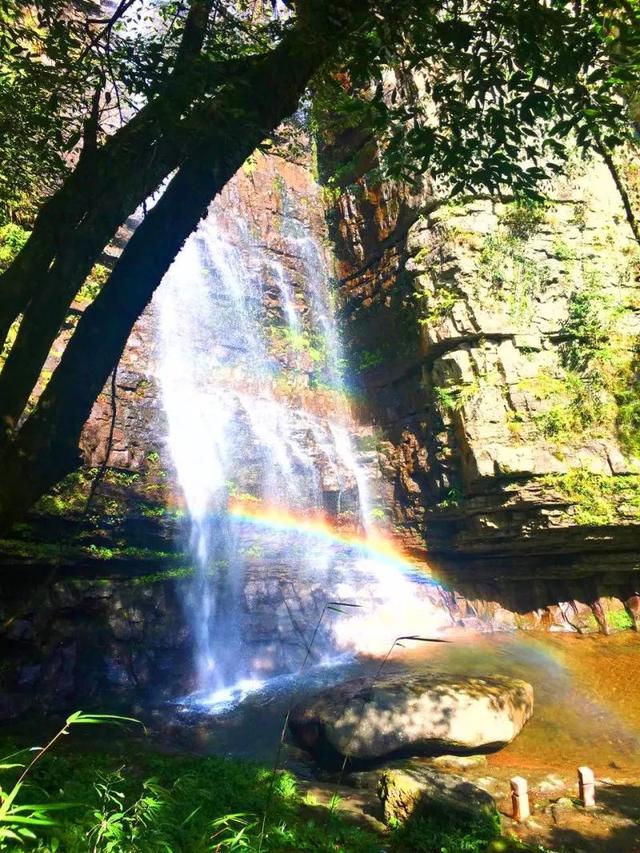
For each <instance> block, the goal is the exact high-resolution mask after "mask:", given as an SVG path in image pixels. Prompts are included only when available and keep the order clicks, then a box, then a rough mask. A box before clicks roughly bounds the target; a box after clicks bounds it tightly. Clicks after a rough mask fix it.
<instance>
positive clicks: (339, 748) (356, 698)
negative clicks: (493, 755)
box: [289, 673, 533, 763]
mask: <svg viewBox="0 0 640 853" xmlns="http://www.w3.org/2000/svg"><path fill="white" fill-rule="evenodd" d="M532 713H533V688H532V687H531V685H530V684H527V683H526V682H525V681H521V680H519V679H516V678H507V677H505V676H491V677H487V678H475V677H467V676H450V675H443V674H436V673H432V674H429V675H416V676H411V675H407V676H405V675H397V676H392V677H387V678H381V679H379V680H378V681H377V682H376V683H375V684H374V685H373V686H372V685H371V683H370V680H369V679H367V678H357V679H353V680H352V681H347V682H345V683H343V684H340V685H337V686H335V687H330V688H328V689H326V690H323V691H322V692H321V693H318V694H316V696H312V697H310V698H309V699H308V700H305V701H304V702H301V703H299V704H298V705H296V706H295V708H294V709H293V711H292V712H291V716H290V719H289V728H290V730H291V733H292V735H293V737H294V740H295V742H296V743H297V744H298V745H299V746H301V747H302V748H303V749H306V750H307V751H308V752H311V753H312V754H313V755H314V756H315V757H316V758H317V759H318V760H319V761H320V762H321V763H335V762H336V760H339V759H340V757H341V756H344V755H349V757H350V758H352V759H353V760H354V761H355V762H358V761H364V762H366V761H374V760H377V759H381V758H384V757H385V756H389V755H394V754H404V755H442V754H446V753H451V752H454V753H457V754H465V753H473V752H478V751H492V750H497V749H500V748H501V747H503V746H506V744H508V743H510V741H512V740H513V738H514V737H515V736H516V735H517V734H518V733H519V732H520V730H521V729H522V727H523V726H524V724H525V723H526V722H527V720H528V719H529V718H530V717H531V715H532Z"/></svg>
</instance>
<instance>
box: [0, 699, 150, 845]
mask: <svg viewBox="0 0 640 853" xmlns="http://www.w3.org/2000/svg"><path fill="white" fill-rule="evenodd" d="M123 722H132V723H135V722H137V720H133V719H132V718H130V717H119V716H115V715H113V714H85V713H83V712H82V711H76V712H75V713H73V714H71V715H70V716H69V717H67V719H66V721H65V724H64V725H63V727H62V728H61V729H60V731H59V732H58V733H57V734H55V735H54V736H53V737H52V738H51V740H50V741H49V742H48V743H47V744H46V745H45V746H44V747H34V748H32V749H23V750H18V751H17V752H14V753H13V754H12V755H10V756H8V758H6V759H3V761H2V763H0V772H8V771H9V772H10V771H14V772H15V773H16V774H17V779H16V781H15V782H14V783H13V785H12V787H11V788H10V789H9V790H6V791H5V790H3V788H2V786H1V785H0V850H9V849H12V848H15V845H16V844H19V845H22V844H24V843H25V842H28V841H36V840H37V836H36V834H35V832H34V828H37V827H51V826H53V825H54V823H55V821H54V819H53V815H52V812H54V811H57V810H60V809H67V808H71V806H70V804H68V803H60V802H57V803H56V802H46V803H38V804H37V805H34V804H19V794H20V793H21V792H22V790H23V789H24V787H25V785H26V784H28V781H30V777H31V776H32V775H33V772H34V768H36V765H37V764H38V762H39V761H40V760H41V759H42V758H43V756H44V755H45V754H46V753H47V752H48V751H49V749H51V748H52V747H53V746H54V745H55V744H56V742H57V741H58V740H60V738H61V737H63V736H64V735H68V734H69V731H70V728H71V726H78V725H97V724H100V723H123ZM25 752H26V753H29V752H35V753H36V755H35V757H34V758H33V759H32V760H31V761H30V762H29V763H28V764H26V765H25V764H23V763H21V762H15V761H13V759H15V758H17V757H18V756H20V755H22V754H23V753H25ZM58 847H59V845H58V844H57V843H56V844H55V845H53V846H52V848H51V849H52V850H57V849H58Z"/></svg>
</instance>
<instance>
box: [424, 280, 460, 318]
mask: <svg viewBox="0 0 640 853" xmlns="http://www.w3.org/2000/svg"><path fill="white" fill-rule="evenodd" d="M414 299H415V300H416V301H417V302H418V304H419V307H420V317H419V319H418V323H419V325H421V326H429V327H431V326H439V325H440V324H441V323H442V321H443V320H445V319H446V318H447V317H450V316H451V311H452V310H453V307H454V306H455V305H456V303H457V302H458V299H459V297H458V296H457V294H456V293H455V291H454V290H452V289H451V288H449V287H443V286H440V287H437V288H436V289H435V291H434V292H431V290H430V289H429V288H427V287H423V288H422V289H421V290H419V291H417V292H416V293H415V294H414Z"/></svg>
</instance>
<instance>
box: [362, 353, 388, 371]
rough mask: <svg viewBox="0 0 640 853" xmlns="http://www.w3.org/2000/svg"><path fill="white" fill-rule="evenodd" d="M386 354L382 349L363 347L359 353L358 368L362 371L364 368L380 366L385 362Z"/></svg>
mask: <svg viewBox="0 0 640 853" xmlns="http://www.w3.org/2000/svg"><path fill="white" fill-rule="evenodd" d="M384 361H385V354H384V352H383V351H382V349H375V350H368V349H361V350H359V351H358V353H357V366H356V369H357V370H358V371H359V372H360V373H362V372H363V371H364V370H369V369H371V368H372V367H378V366H379V365H381V364H384Z"/></svg>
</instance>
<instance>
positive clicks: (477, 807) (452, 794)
mask: <svg viewBox="0 0 640 853" xmlns="http://www.w3.org/2000/svg"><path fill="white" fill-rule="evenodd" d="M378 796H379V797H380V799H381V801H382V807H383V809H384V819H385V821H386V822H387V823H391V822H392V821H398V822H400V823H403V822H404V821H405V820H407V819H408V818H410V817H411V816H412V815H414V814H428V813H429V812H430V811H434V810H437V811H440V812H446V813H447V814H451V813H452V812H453V813H456V814H458V815H460V816H461V817H478V816H481V815H484V816H486V817H489V818H491V817H494V816H495V815H497V813H498V810H497V808H496V804H495V801H494V799H493V797H492V796H491V794H488V793H487V792H486V791H483V790H482V788H478V787H477V786H476V785H472V784H471V782H467V781H466V780H465V779H462V778H461V777H460V776H453V775H450V774H448V773H439V772H438V771H436V770H432V769H430V768H427V767H421V766H420V765H419V764H415V763H411V764H408V765H406V766H404V767H402V768H397V769H389V770H385V771H383V773H382V774H381V775H380V778H379V780H378Z"/></svg>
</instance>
